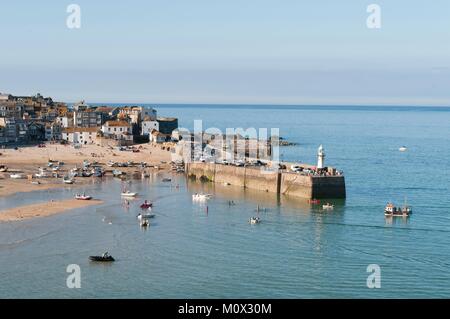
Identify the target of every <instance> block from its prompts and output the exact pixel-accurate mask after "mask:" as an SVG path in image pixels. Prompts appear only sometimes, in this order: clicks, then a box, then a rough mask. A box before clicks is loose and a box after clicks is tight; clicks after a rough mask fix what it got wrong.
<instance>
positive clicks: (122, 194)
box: [120, 191, 138, 197]
mask: <svg viewBox="0 0 450 319" xmlns="http://www.w3.org/2000/svg"><path fill="white" fill-rule="evenodd" d="M120 195H121V196H122V197H136V196H137V195H138V193H133V192H130V191H125V192H122V193H121V194H120Z"/></svg>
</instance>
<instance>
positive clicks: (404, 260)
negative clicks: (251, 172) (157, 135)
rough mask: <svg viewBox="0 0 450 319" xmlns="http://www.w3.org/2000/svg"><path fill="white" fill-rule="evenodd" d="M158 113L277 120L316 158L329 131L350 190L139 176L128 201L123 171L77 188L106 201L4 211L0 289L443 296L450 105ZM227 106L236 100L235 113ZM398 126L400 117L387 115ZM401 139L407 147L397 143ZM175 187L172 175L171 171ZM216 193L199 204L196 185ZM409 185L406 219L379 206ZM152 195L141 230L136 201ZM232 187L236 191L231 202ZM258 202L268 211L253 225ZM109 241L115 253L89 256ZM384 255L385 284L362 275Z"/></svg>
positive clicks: (21, 293) (302, 153) (8, 202)
mask: <svg viewBox="0 0 450 319" xmlns="http://www.w3.org/2000/svg"><path fill="white" fill-rule="evenodd" d="M159 111H160V113H162V115H172V116H179V117H180V119H181V123H180V124H181V126H184V127H190V125H192V123H193V122H192V121H193V120H194V119H199V118H201V119H203V120H204V121H205V123H206V124H205V126H206V127H207V125H208V123H211V124H210V125H211V126H217V127H219V128H225V127H229V126H241V127H244V128H246V127H250V126H257V127H269V128H270V127H280V133H281V135H282V136H284V137H285V138H286V139H288V140H290V141H293V142H298V143H299V146H295V147H287V148H283V149H282V154H283V158H284V159H285V160H302V161H306V162H314V161H315V154H316V148H317V146H318V145H319V144H324V145H325V147H326V152H327V159H326V160H327V162H328V163H330V164H332V165H334V166H337V167H339V168H342V169H343V170H344V171H345V173H346V182H347V192H348V197H347V199H346V200H345V201H335V204H336V208H335V210H334V211H333V212H328V213H324V212H322V211H321V210H320V209H319V208H315V207H310V205H309V204H307V203H306V202H305V201H302V200H298V199H292V198H285V197H281V198H280V199H278V198H277V197H276V196H272V195H271V194H267V193H258V192H251V191H245V192H243V191H242V190H241V189H238V188H234V187H225V186H221V185H209V184H197V183H189V182H187V181H186V180H184V178H183V177H181V176H179V177H176V178H175V179H174V181H173V182H172V184H170V183H162V182H160V180H161V178H162V176H159V175H154V176H152V178H151V180H149V181H134V182H133V183H132V189H133V190H136V191H138V192H139V193H140V194H143V196H142V197H141V198H140V199H139V200H137V201H134V202H132V204H131V205H130V207H129V208H128V209H127V208H126V207H124V205H123V203H122V200H121V199H120V196H118V195H119V194H120V182H118V181H117V180H114V179H107V180H106V181H105V182H104V183H101V184H98V183H96V184H93V185H91V186H88V187H87V188H86V191H87V192H88V193H92V194H93V195H94V196H95V197H98V198H101V199H102V200H104V202H105V204H103V205H101V206H98V207H89V208H84V209H78V210H74V211H72V212H68V213H64V214H60V215H56V216H52V217H49V218H42V219H36V220H30V221H24V222H20V223H14V224H0V265H1V267H0V297H31V298H38V297H57V298H72V297H88V298H98V297H100V298H107V297H111V298H114V297H125V298H126V297H130V298H131V297H132V298H148V297H150V298H186V297H189V298H209V297H211V298H213V297H224V298H231V297H234V298H248V297H256V298H264V297H266V298H267V297H269V298H270V297H272V298H298V297H306V298H315V297H322V298H333V297H342V298H352V297H365V298H371V297H383V298H392V297H394V298H397V297H403V298H417V297H425V298H428V297H447V298H448V297H450V288H449V287H450V275H449V266H450V265H449V264H450V262H449V260H450V258H449V257H450V249H449V248H448V247H450V236H449V232H450V211H449V209H448V207H450V200H449V195H448V194H449V192H448V191H449V187H448V185H449V180H450V179H449V174H448V170H447V169H446V166H445V165H446V163H447V161H448V160H447V159H448V158H449V157H450V149H449V148H448V147H446V145H448V142H449V139H450V126H449V125H448V124H449V120H450V116H449V115H450V112H448V110H447V111H445V110H442V109H440V110H438V111H437V110H430V111H427V110H423V109H414V108H412V109H400V110H398V109H397V108H394V109H386V108H381V109H376V110H375V111H364V110H363V109H360V108H359V109H358V108H350V109H345V110H339V109H336V108H326V107H323V108H319V109H312V108H304V109H302V108H300V109H298V108H283V109H282V110H280V111H279V112H278V113H277V116H270V115H271V114H272V115H273V114H274V112H275V110H274V109H271V108H262V109H256V108H254V107H253V108H252V107H246V108H245V109H239V110H237V109H236V108H231V109H230V108H227V107H219V108H217V109H215V110H211V109H208V108H204V107H198V108H192V107H191V108H186V107H180V106H170V107H169V106H168V107H162V108H160V109H159ZM230 114H235V115H236V114H238V115H239V116H233V117H232V118H230ZM394 128H395V129H394ZM402 145H406V146H407V147H408V152H406V153H401V152H398V147H400V146H402ZM177 183H178V184H180V185H181V187H180V188H179V189H176V188H175V187H173V185H175V184H177ZM199 191H205V192H209V193H213V194H214V198H213V199H212V200H211V201H210V202H209V203H208V211H206V207H205V206H202V205H198V204H193V203H192V197H191V194H192V193H195V192H199ZM74 192H75V191H71V190H70V189H69V190H52V191H44V192H36V193H29V194H17V195H15V196H12V197H9V198H1V199H0V208H1V209H4V208H8V207H14V206H15V205H16V203H17V200H18V199H20V201H21V203H22V204H28V203H34V202H38V201H45V200H49V199H51V198H61V199H63V198H70V197H72V196H73V193H74ZM405 196H407V198H408V203H410V204H411V205H412V206H413V209H414V214H413V215H412V217H411V218H410V219H409V220H403V219H402V218H399V219H393V220H389V219H385V218H384V215H383V209H384V205H385V204H386V202H387V201H390V200H392V201H395V202H396V203H397V204H399V205H400V204H402V202H403V200H404V197H405ZM144 199H151V200H155V207H154V210H153V212H154V213H155V214H156V215H157V217H156V218H155V219H154V220H152V222H151V226H150V228H149V229H148V230H142V229H140V227H139V225H138V222H137V219H136V215H137V214H138V212H139V208H138V205H139V204H140V202H141V201H142V200H144ZM229 200H233V201H234V202H235V203H236V205H235V206H229V205H228V201H229ZM257 205H260V207H265V208H266V211H261V212H260V213H259V215H260V217H261V218H262V220H263V222H262V223H261V224H259V225H249V224H248V222H247V221H248V219H249V218H250V217H251V216H254V215H256V214H257V213H256V212H255V208H256V206H257ZM105 250H108V251H109V252H110V253H111V254H112V255H113V256H114V257H116V258H117V262H116V263H114V264H111V265H102V264H92V263H90V262H89V261H88V259H87V257H88V256H89V255H92V254H100V253H102V252H104V251H105ZM72 263H76V264H79V265H80V266H81V269H82V289H79V290H71V289H67V288H66V286H65V282H66V276H67V275H68V274H67V273H66V271H65V270H66V267H67V265H68V264H72ZM369 264H379V265H380V266H381V269H382V288H381V289H379V290H370V289H368V288H367V287H366V279H367V275H368V274H367V273H366V267H367V266H368V265H369Z"/></svg>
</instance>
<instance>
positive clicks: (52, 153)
mask: <svg viewBox="0 0 450 319" xmlns="http://www.w3.org/2000/svg"><path fill="white" fill-rule="evenodd" d="M46 145H47V146H46V147H44V148H39V147H37V146H27V147H19V149H18V150H14V149H2V150H0V153H1V155H0V164H1V165H6V166H7V167H8V171H7V172H4V173H0V196H8V195H11V194H14V193H18V192H31V191H36V190H47V189H51V188H60V187H77V186H79V185H86V184H89V183H90V182H92V179H91V178H77V179H76V182H75V184H73V185H66V184H64V183H63V182H62V179H61V178H59V179H56V178H48V179H40V180H39V182H40V184H39V185H35V184H32V183H31V182H30V181H29V180H28V179H21V180H13V179H11V178H10V177H9V176H10V174H11V173H22V174H24V175H25V176H28V175H33V174H36V173H37V172H38V169H39V168H40V167H47V163H48V161H49V160H53V161H61V162H64V163H65V164H64V166H62V167H61V171H60V172H59V174H60V175H62V174H65V173H67V172H68V170H70V169H71V168H73V167H75V166H77V167H81V166H82V163H83V160H88V161H89V162H94V161H96V162H98V164H99V165H103V166H104V167H105V169H109V170H111V168H110V167H107V166H106V164H107V163H108V161H114V162H127V161H133V162H136V163H140V162H146V163H147V164H148V165H152V166H158V170H166V169H168V168H169V164H168V163H170V161H171V152H170V150H167V148H165V147H163V146H161V145H156V144H142V145H140V146H136V147H139V152H136V153H135V152H130V151H119V150H118V149H117V148H112V147H109V146H99V145H84V146H83V147H82V148H79V149H75V148H73V147H72V146H70V145H60V144H50V143H47V144H46ZM121 170H123V171H126V172H128V173H133V172H137V171H138V168H136V167H130V168H121ZM149 170H150V169H149Z"/></svg>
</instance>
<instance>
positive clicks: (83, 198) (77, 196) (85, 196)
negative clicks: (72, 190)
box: [75, 194, 92, 200]
mask: <svg viewBox="0 0 450 319" xmlns="http://www.w3.org/2000/svg"><path fill="white" fill-rule="evenodd" d="M75 199H78V200H91V199H92V196H89V195H86V194H76V195H75Z"/></svg>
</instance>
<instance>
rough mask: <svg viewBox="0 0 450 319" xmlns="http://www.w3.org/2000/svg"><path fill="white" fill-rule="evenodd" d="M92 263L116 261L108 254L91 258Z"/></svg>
mask: <svg viewBox="0 0 450 319" xmlns="http://www.w3.org/2000/svg"><path fill="white" fill-rule="evenodd" d="M89 260H90V261H98V262H112V261H115V259H114V258H113V257H112V256H110V255H109V254H108V253H107V252H106V253H104V254H103V255H101V256H89Z"/></svg>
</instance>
